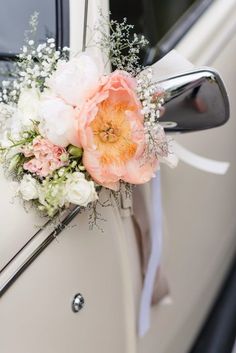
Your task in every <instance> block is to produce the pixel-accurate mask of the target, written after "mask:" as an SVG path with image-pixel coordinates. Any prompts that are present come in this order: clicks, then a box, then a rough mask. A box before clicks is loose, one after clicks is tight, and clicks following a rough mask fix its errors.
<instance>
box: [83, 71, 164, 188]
mask: <svg viewBox="0 0 236 353" xmlns="http://www.w3.org/2000/svg"><path fill="white" fill-rule="evenodd" d="M135 90H136V80H135V79H134V78H132V77H131V76H130V75H129V74H127V73H126V72H124V71H115V72H113V73H112V74H110V75H109V76H107V77H103V79H102V80H101V83H100V85H99V86H98V87H97V90H96V92H95V93H94V95H93V96H92V97H91V98H90V99H89V100H87V102H86V103H85V104H84V105H83V107H82V109H81V110H80V111H79V112H78V131H77V138H78V142H77V144H78V145H80V144H81V145H82V147H83V149H84V154H83V163H84V166H85V167H86V169H87V171H88V172H89V173H90V175H91V176H92V177H93V179H94V180H95V181H97V182H98V183H99V184H101V185H104V186H106V187H109V188H111V189H117V188H118V186H119V181H120V180H123V181H125V182H128V183H132V184H141V183H145V182H147V181H149V180H150V179H151V178H152V177H153V176H154V172H155V171H156V169H157V167H158V161H157V160H156V159H154V158H151V157H150V159H149V160H147V159H145V158H144V151H145V148H146V142H145V141H146V140H145V134H144V126H143V119H144V118H143V115H142V114H141V103H140V101H139V99H138V97H137V95H136V92H135Z"/></svg>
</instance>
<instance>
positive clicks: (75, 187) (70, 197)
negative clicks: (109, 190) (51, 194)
mask: <svg viewBox="0 0 236 353" xmlns="http://www.w3.org/2000/svg"><path fill="white" fill-rule="evenodd" d="M97 199H98V195H97V193H96V190H95V186H94V182H93V181H87V180H86V179H85V177H84V174H83V173H79V172H75V173H73V174H72V175H70V176H69V178H68V180H67V182H66V201H68V202H70V203H73V204H75V205H79V206H82V207H86V206H87V205H88V204H89V203H90V202H93V201H95V200H97Z"/></svg>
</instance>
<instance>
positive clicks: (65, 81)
mask: <svg viewBox="0 0 236 353" xmlns="http://www.w3.org/2000/svg"><path fill="white" fill-rule="evenodd" d="M99 76H100V73H99V69H98V67H97V65H96V63H95V61H94V60H93V59H92V58H91V57H90V56H89V55H88V54H85V53H82V54H80V55H79V56H77V57H74V58H72V59H71V60H70V61H68V62H61V63H59V64H58V68H57V70H56V71H55V72H54V73H53V74H52V76H51V77H50V78H49V79H48V80H47V82H46V84H47V86H48V87H49V88H50V89H51V90H52V92H53V93H54V94H55V95H57V96H59V97H60V98H62V99H64V100H65V101H66V102H67V103H68V104H71V105H73V106H78V105H80V104H81V103H82V102H83V101H84V99H85V98H86V97H87V95H88V93H89V91H90V90H91V89H93V87H95V86H96V85H97V84H98V80H99Z"/></svg>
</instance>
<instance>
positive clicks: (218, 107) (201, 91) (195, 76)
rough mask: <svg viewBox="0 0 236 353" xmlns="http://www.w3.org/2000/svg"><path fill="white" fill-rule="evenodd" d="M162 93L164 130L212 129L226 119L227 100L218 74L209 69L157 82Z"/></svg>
mask: <svg viewBox="0 0 236 353" xmlns="http://www.w3.org/2000/svg"><path fill="white" fill-rule="evenodd" d="M158 84H159V85H160V86H161V87H162V88H163V89H164V90H165V92H166V95H165V105H164V107H165V112H164V114H163V116H162V117H161V118H160V123H161V125H162V126H163V127H164V129H165V131H166V132H168V133H170V132H181V133H182V132H191V131H199V130H205V129H211V128H214V127H217V126H221V125H223V124H225V123H226V122H227V121H228V119H229V112H230V109H229V100H228V96H227V93H226V89H225V86H224V83H223V81H222V79H221V77H220V75H219V74H218V73H217V72H216V71H214V70H213V69H212V68H203V69H197V70H193V71H191V72H187V73H184V74H181V75H177V76H174V77H170V78H168V79H166V80H163V81H160V82H158Z"/></svg>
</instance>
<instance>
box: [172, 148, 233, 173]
mask: <svg viewBox="0 0 236 353" xmlns="http://www.w3.org/2000/svg"><path fill="white" fill-rule="evenodd" d="M172 146H173V151H174V153H175V154H176V155H177V157H178V158H179V159H180V160H181V161H183V162H185V163H187V164H189V165H190V166H192V167H194V168H197V169H200V170H203V171H204V172H207V173H214V174H220V175H223V174H225V173H226V172H227V170H228V168H229V165H230V164H229V163H228V162H220V161H215V160H213V159H209V158H205V157H202V156H199V155H198V154H196V153H193V152H191V151H189V150H188V149H187V148H185V147H183V146H181V145H180V144H179V143H178V142H176V141H173V145H172Z"/></svg>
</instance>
